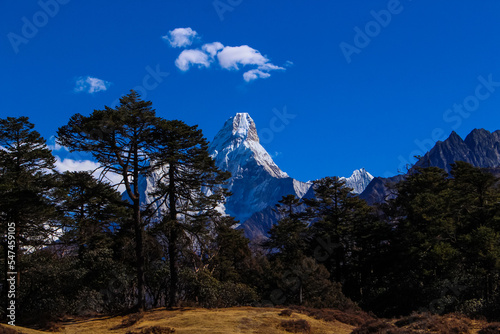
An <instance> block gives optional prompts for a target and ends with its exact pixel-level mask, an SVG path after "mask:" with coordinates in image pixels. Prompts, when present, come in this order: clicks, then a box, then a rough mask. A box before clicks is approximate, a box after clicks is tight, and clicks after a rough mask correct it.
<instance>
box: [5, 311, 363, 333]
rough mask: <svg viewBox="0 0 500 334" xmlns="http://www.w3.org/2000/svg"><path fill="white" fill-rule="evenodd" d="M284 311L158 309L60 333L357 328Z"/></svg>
mask: <svg viewBox="0 0 500 334" xmlns="http://www.w3.org/2000/svg"><path fill="white" fill-rule="evenodd" d="M281 310H282V309H278V308H254V307H235V308H229V309H200V308H186V309H181V310H174V311H167V310H165V309H155V310H150V311H147V312H145V313H144V317H143V318H142V319H141V320H140V321H139V322H137V323H136V324H135V325H133V326H131V327H128V328H120V329H115V330H112V328H115V327H117V326H119V325H120V324H121V323H122V321H123V320H124V319H126V317H113V318H110V317H103V318H94V319H90V320H79V321H68V322H64V323H62V324H61V327H62V329H61V331H60V332H59V333H67V334H77V333H78V334H80V333H81V334H91V333H95V334H100V333H120V334H125V333H126V332H128V331H140V330H141V329H143V328H146V327H150V326H163V327H171V328H174V329H175V333H176V334H187V333H196V334H198V333H199V334H204V333H206V334H209V333H210V334H228V333H255V334H257V333H258V334H277V333H279V334H285V333H288V334H289V332H286V331H285V330H283V329H282V328H281V327H280V326H279V324H280V323H281V321H282V320H290V319H294V320H297V319H305V320H307V322H309V324H310V325H311V329H312V330H311V333H314V334H327V333H328V334H348V333H351V332H352V330H353V328H354V327H353V326H350V325H346V324H343V323H340V322H325V321H322V320H317V319H314V318H311V317H308V316H306V315H304V314H299V313H295V312H294V313H293V314H292V316H291V317H282V316H279V313H280V311H281ZM11 328H12V327H11ZM16 329H17V330H18V331H20V332H21V333H25V334H36V333H46V332H43V331H37V330H33V329H28V328H21V327H16Z"/></svg>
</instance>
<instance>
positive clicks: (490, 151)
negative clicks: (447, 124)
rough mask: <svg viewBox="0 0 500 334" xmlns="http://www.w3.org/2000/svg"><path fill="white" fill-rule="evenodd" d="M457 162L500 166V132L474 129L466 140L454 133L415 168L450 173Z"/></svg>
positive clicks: (420, 160)
mask: <svg viewBox="0 0 500 334" xmlns="http://www.w3.org/2000/svg"><path fill="white" fill-rule="evenodd" d="M455 161H465V162H468V163H470V164H471V165H473V166H476V167H485V168H487V167H498V166H500V130H497V131H495V132H493V133H491V132H489V131H487V130H485V129H474V130H472V131H471V133H469V134H468V135H467V137H465V140H463V139H462V138H461V137H460V136H459V135H458V134H457V133H456V132H455V131H453V132H452V133H451V134H450V136H449V137H448V138H447V139H446V140H445V141H438V142H437V143H436V145H434V147H433V148H432V149H431V150H430V151H429V152H427V153H426V154H425V155H424V156H423V157H422V158H420V159H419V161H417V163H415V166H418V167H426V166H435V167H439V168H443V169H444V170H446V171H447V172H449V171H450V170H451V167H450V164H452V163H454V162H455Z"/></svg>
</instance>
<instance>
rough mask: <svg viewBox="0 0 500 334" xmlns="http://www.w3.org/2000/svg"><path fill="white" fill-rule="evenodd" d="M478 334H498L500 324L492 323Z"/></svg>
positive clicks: (499, 332)
mask: <svg viewBox="0 0 500 334" xmlns="http://www.w3.org/2000/svg"><path fill="white" fill-rule="evenodd" d="M478 334H500V322H494V323H491V324H488V325H486V326H485V327H483V329H481V330H480V331H479V332H478Z"/></svg>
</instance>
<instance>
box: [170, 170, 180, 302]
mask: <svg viewBox="0 0 500 334" xmlns="http://www.w3.org/2000/svg"><path fill="white" fill-rule="evenodd" d="M168 182H169V184H168V201H169V209H170V221H169V232H170V233H169V240H168V259H169V262H170V263H169V265H170V291H169V298H168V307H169V308H173V307H177V306H178V292H177V288H178V284H179V276H178V275H179V273H178V268H177V252H178V249H177V241H178V240H177V239H178V238H179V234H178V229H177V207H176V194H175V167H174V166H173V164H172V163H170V164H169V168H168Z"/></svg>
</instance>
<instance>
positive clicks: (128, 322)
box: [111, 312, 144, 330]
mask: <svg viewBox="0 0 500 334" xmlns="http://www.w3.org/2000/svg"><path fill="white" fill-rule="evenodd" d="M143 317H144V313H141V312H138V313H133V314H130V315H129V316H128V317H126V318H125V319H123V320H122V323H121V324H119V325H118V326H115V327H113V328H111V330H117V329H121V328H128V327H132V326H133V325H135V324H136V323H137V322H139V320H141V319H142V318H143Z"/></svg>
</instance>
